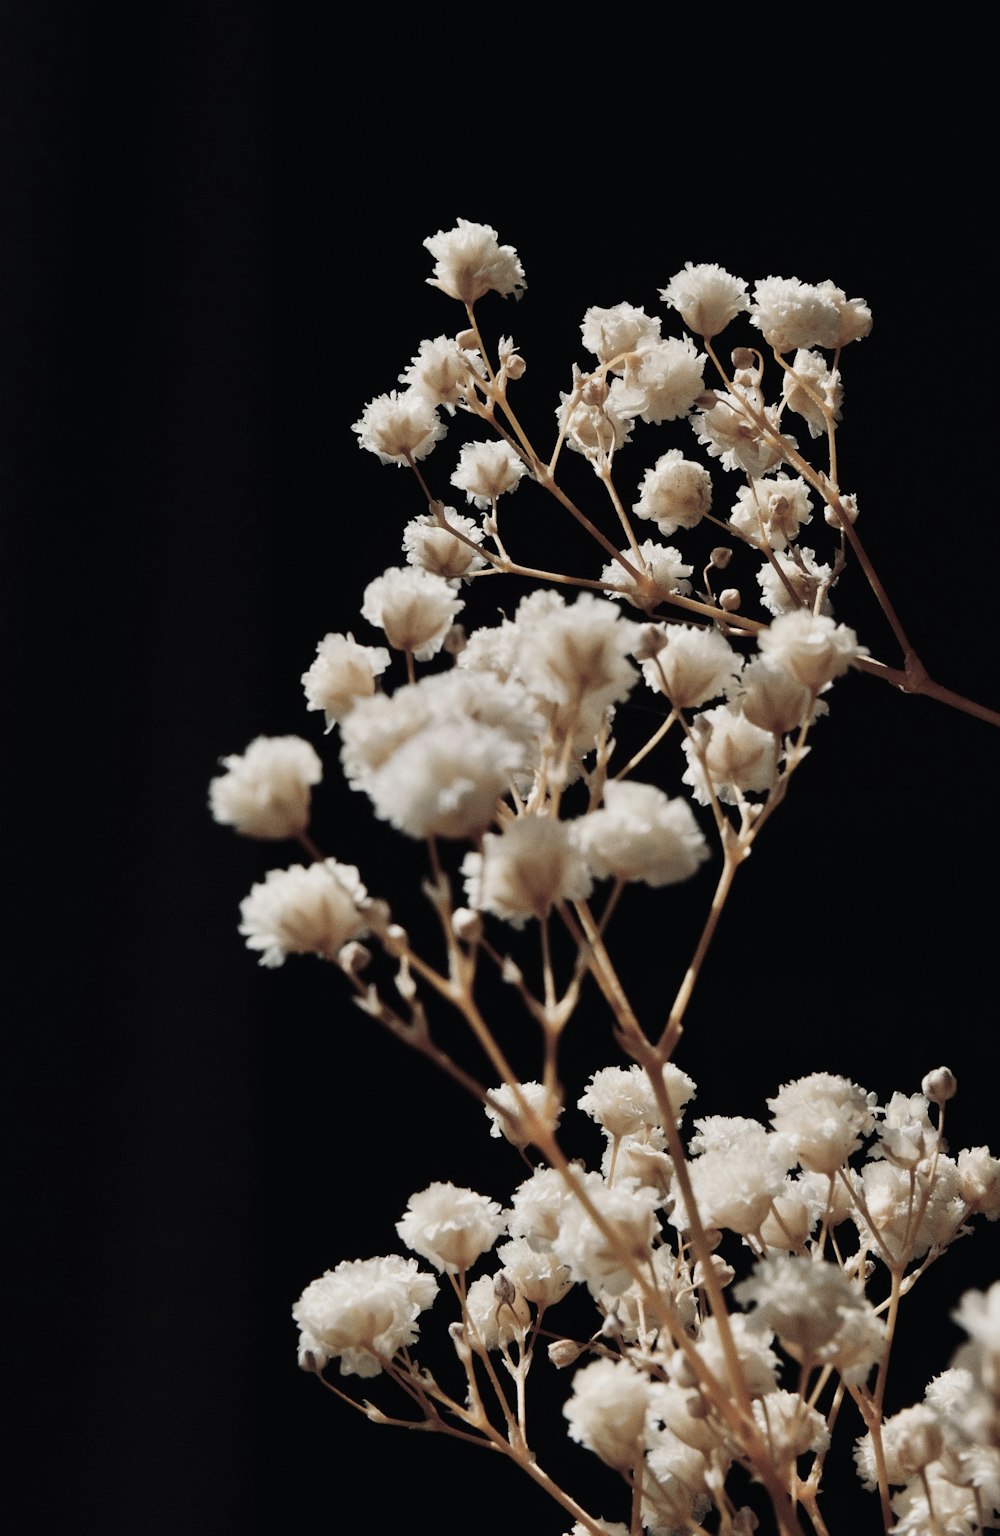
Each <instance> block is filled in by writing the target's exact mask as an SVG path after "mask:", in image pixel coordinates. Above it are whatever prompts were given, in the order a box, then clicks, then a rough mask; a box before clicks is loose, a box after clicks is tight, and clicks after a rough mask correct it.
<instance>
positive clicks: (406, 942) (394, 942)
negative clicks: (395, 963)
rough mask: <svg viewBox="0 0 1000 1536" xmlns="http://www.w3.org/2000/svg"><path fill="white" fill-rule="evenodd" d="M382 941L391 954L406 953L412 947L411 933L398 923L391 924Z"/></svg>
mask: <svg viewBox="0 0 1000 1536" xmlns="http://www.w3.org/2000/svg"><path fill="white" fill-rule="evenodd" d="M382 942H383V943H384V944H385V947H386V949H387V950H388V952H389V954H390V955H405V954H406V951H407V950H408V949H409V947H410V938H409V935H408V933H407V932H406V929H405V928H401V927H400V926H399V924H398V923H390V924H389V926H388V928H387V929H386V930H385V933H384V934H383V936H382Z"/></svg>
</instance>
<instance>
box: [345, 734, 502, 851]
mask: <svg viewBox="0 0 1000 1536" xmlns="http://www.w3.org/2000/svg"><path fill="white" fill-rule="evenodd" d="M523 764H524V752H523V749H522V746H521V744H520V743H519V742H518V741H515V740H514V739H513V738H512V737H510V736H508V735H507V734H506V733H505V732H504V731H501V730H497V729H496V728H495V727H493V726H489V725H484V724H483V723H482V722H481V721H479V720H472V719H462V720H443V721H436V722H434V723H433V724H431V725H428V726H427V727H425V728H424V729H423V730H420V731H416V732H415V733H414V734H413V735H412V736H410V737H409V738H408V739H407V740H406V741H405V742H403V743H401V744H400V746H399V747H398V748H397V750H396V751H395V752H393V753H392V754H391V756H390V757H388V758H387V759H386V761H385V762H384V763H383V764H382V765H381V766H380V767H379V768H378V769H377V770H375V771H374V772H373V773H371V774H369V775H366V776H365V779H364V784H363V787H364V789H365V790H366V792H367V794H368V795H369V796H370V798H371V801H372V804H373V805H374V807H375V814H376V815H377V816H378V817H380V819H381V820H383V821H388V822H391V824H392V825H393V826H394V827H396V828H398V830H399V831H400V832H405V833H406V834H407V836H408V837H451V838H464V837H478V836H479V834H480V833H481V832H484V831H485V830H486V828H487V827H488V826H489V825H490V824H491V822H492V821H493V818H494V816H495V815H496V810H497V801H498V799H499V798H500V797H501V796H502V795H504V794H505V793H506V792H507V791H508V790H509V788H510V785H511V780H512V778H513V777H514V774H515V773H516V771H517V770H518V769H519V768H521V767H522V766H523Z"/></svg>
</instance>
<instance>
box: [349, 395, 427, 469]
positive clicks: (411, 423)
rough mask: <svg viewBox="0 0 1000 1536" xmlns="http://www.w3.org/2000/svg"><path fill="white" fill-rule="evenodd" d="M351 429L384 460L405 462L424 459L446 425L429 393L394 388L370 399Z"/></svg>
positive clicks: (391, 462)
mask: <svg viewBox="0 0 1000 1536" xmlns="http://www.w3.org/2000/svg"><path fill="white" fill-rule="evenodd" d="M351 430H352V431H354V432H356V433H357V434H358V439H359V441H360V443H361V447H362V448H367V449H368V451H369V452H370V453H375V454H377V455H378V457H379V459H380V460H381V461H382V463H383V464H400V465H402V464H408V463H409V462H410V460H411V459H425V458H426V457H427V455H428V454H429V453H430V451H431V449H432V448H433V447H434V444H435V443H439V442H440V441H441V439H442V437H444V435H445V431H446V428H445V425H444V423H443V422H442V421H441V419H440V417H439V416H438V414H437V411H436V410H435V409H434V407H433V405H432V404H431V402H430V401H429V400H428V399H427V396H426V395H422V394H418V393H417V391H416V390H413V389H408V390H406V391H404V392H402V393H400V392H399V391H398V390H395V389H394V390H391V391H390V392H389V394H387V395H379V396H378V398H377V399H375V400H372V401H370V402H369V404H368V405H366V406H365V408H364V410H363V412H362V413H361V417H360V419H359V420H358V421H356V422H355V423H354V426H353V427H352V429H351Z"/></svg>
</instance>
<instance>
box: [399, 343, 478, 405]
mask: <svg viewBox="0 0 1000 1536" xmlns="http://www.w3.org/2000/svg"><path fill="white" fill-rule="evenodd" d="M485 373H486V369H485V367H484V366H483V361H482V358H481V357H480V356H479V354H478V352H472V351H469V350H467V349H466V348H464V347H460V346H459V344H458V342H457V341H455V340H454V339H453V338H452V337H450V336H435V337H434V339H433V341H422V342H421V343H420V348H419V351H418V352H417V354H416V356H415V357H414V358H413V360H412V362H411V363H410V365H409V367H408V368H405V369H404V370H403V372H402V373H401V374H400V375H399V382H400V383H401V384H405V385H406V387H407V388H408V389H411V390H413V391H414V392H415V393H416V394H418V395H423V396H424V398H425V399H427V400H429V401H430V403H431V405H435V406H443V407H444V409H445V410H446V411H447V412H448V414H449V415H450V416H454V414H455V409H456V407H457V406H459V405H461V403H462V402H463V401H464V400H465V398H466V395H467V394H468V392H469V389H470V386H471V383H472V382H473V380H474V379H475V378H477V377H482V376H484V375H485Z"/></svg>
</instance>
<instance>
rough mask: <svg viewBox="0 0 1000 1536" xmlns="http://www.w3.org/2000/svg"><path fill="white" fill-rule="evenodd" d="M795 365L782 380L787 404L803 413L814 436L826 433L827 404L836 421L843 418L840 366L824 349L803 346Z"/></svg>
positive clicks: (797, 353)
mask: <svg viewBox="0 0 1000 1536" xmlns="http://www.w3.org/2000/svg"><path fill="white" fill-rule="evenodd" d="M792 367H793V370H794V371H793V372H792V373H786V374H785V375H784V377H783V379H782V383H781V393H782V397H783V399H784V401H785V404H786V406H787V407H788V409H789V410H790V411H794V412H795V414H796V416H801V417H802V419H803V420H804V421H805V423H806V425H807V426H808V428H809V436H810V437H825V435H826V433H827V430H828V428H827V421H826V416H825V415H824V414H823V410H824V407H825V408H826V410H827V411H829V412H830V414H831V416H832V418H833V420H834V421H839V420H840V412H841V406H842V405H843V403H844V387H843V385H842V384H841V381H840V370H839V369H838V368H833V369H831V367H830V365H829V363H828V362H827V360H826V358H825V357H824V356H823V354H822V353H821V352H806V351H805V350H804V349H803V348H802V347H800V348H799V350H798V351H797V352H796V354H795V358H794V361H793V364H792Z"/></svg>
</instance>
